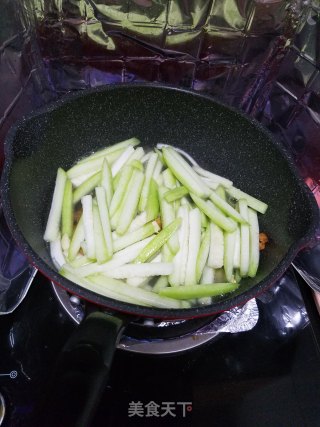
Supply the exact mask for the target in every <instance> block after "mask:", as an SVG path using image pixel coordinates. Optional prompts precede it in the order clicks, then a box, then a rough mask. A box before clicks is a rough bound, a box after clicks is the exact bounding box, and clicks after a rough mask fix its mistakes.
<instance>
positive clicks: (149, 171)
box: [139, 153, 158, 212]
mask: <svg viewBox="0 0 320 427" xmlns="http://www.w3.org/2000/svg"><path fill="white" fill-rule="evenodd" d="M157 160H158V154H157V153H152V154H151V156H150V158H149V160H148V163H147V167H146V175H145V180H144V184H143V187H142V191H141V196H140V201H139V211H140V212H141V211H144V210H145V208H146V206H147V198H148V194H149V187H150V180H151V178H152V175H153V172H154V168H155V166H156V163H157Z"/></svg>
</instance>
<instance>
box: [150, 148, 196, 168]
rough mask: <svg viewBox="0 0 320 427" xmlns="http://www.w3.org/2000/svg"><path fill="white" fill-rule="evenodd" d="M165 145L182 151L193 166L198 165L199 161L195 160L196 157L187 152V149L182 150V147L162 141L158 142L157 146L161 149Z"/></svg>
mask: <svg viewBox="0 0 320 427" xmlns="http://www.w3.org/2000/svg"><path fill="white" fill-rule="evenodd" d="M163 147H171V148H173V149H174V150H176V151H177V152H178V153H180V154H181V155H182V156H183V157H185V158H186V159H187V160H189V162H190V163H191V164H192V166H198V163H197V162H196V161H195V160H194V158H193V157H191V156H190V154H189V153H187V152H186V151H184V150H182V149H181V148H178V147H174V146H173V145H169V144H161V143H159V144H157V148H159V149H161V148H163Z"/></svg>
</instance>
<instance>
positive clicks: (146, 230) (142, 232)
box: [113, 221, 160, 252]
mask: <svg viewBox="0 0 320 427" xmlns="http://www.w3.org/2000/svg"><path fill="white" fill-rule="evenodd" d="M159 230H160V227H159V225H158V224H157V222H156V221H152V222H150V223H148V224H145V225H143V226H142V227H141V228H138V230H135V231H132V232H129V233H127V234H125V235H123V236H120V237H118V238H117V239H115V240H114V241H113V248H114V251H115V252H118V251H120V250H121V249H123V248H126V247H127V246H130V245H132V244H133V243H136V242H139V241H140V240H143V239H145V238H146V237H149V236H151V235H152V234H154V233H157V232H158V231H159Z"/></svg>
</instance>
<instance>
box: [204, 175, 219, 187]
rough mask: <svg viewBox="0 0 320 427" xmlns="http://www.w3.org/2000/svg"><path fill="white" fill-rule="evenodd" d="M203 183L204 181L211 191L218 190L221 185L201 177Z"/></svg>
mask: <svg viewBox="0 0 320 427" xmlns="http://www.w3.org/2000/svg"><path fill="white" fill-rule="evenodd" d="M200 179H201V181H203V182H204V183H205V184H206V185H207V186H208V187H209V188H210V189H211V190H216V189H217V188H218V187H219V183H218V182H215V181H212V180H211V179H209V178H205V177H204V176H200Z"/></svg>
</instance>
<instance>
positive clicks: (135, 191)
mask: <svg viewBox="0 0 320 427" xmlns="http://www.w3.org/2000/svg"><path fill="white" fill-rule="evenodd" d="M143 181H144V173H143V172H141V171H139V170H138V169H135V170H134V172H133V174H132V179H131V181H130V183H129V185H128V188H127V191H126V194H125V196H124V198H123V200H122V202H121V206H120V209H121V212H120V214H119V219H118V225H117V228H116V232H117V233H118V234H124V233H125V232H126V231H127V230H128V228H129V226H130V223H131V221H132V220H133V218H134V217H135V215H136V214H137V209H138V203H139V197H140V194H141V189H142V186H143Z"/></svg>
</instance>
